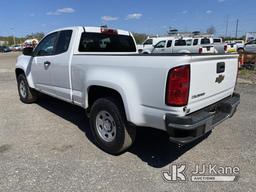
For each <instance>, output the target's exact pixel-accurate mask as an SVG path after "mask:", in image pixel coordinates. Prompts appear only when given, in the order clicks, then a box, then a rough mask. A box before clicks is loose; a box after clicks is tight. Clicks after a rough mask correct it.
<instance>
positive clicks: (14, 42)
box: [11, 28, 16, 45]
mask: <svg viewBox="0 0 256 192" xmlns="http://www.w3.org/2000/svg"><path fill="white" fill-rule="evenodd" d="M11 30H12V31H13V44H14V45H15V44H16V41H15V34H14V28H11Z"/></svg>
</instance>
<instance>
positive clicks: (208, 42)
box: [201, 38, 211, 45]
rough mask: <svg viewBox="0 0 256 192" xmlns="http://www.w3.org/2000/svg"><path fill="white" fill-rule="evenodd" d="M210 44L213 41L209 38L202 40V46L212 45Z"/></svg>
mask: <svg viewBox="0 0 256 192" xmlns="http://www.w3.org/2000/svg"><path fill="white" fill-rule="evenodd" d="M210 43H211V41H210V39H208V38H203V39H201V45H207V44H210Z"/></svg>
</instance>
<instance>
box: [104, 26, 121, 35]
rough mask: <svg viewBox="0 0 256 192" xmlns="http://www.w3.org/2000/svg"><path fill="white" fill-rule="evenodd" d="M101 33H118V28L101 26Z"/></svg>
mask: <svg viewBox="0 0 256 192" xmlns="http://www.w3.org/2000/svg"><path fill="white" fill-rule="evenodd" d="M100 31H101V33H104V34H108V35H118V32H117V30H114V29H108V28H104V27H102V28H100Z"/></svg>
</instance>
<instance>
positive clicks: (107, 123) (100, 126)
mask: <svg viewBox="0 0 256 192" xmlns="http://www.w3.org/2000/svg"><path fill="white" fill-rule="evenodd" d="M96 128H97V132H98V134H99V136H100V137H101V138H102V139H103V140H104V141H106V142H111V141H113V140H114V139H115V137H116V123H115V121H114V119H113V117H112V116H111V115H110V114H109V113H108V112H107V111H100V112H99V113H98V115H97V116H96Z"/></svg>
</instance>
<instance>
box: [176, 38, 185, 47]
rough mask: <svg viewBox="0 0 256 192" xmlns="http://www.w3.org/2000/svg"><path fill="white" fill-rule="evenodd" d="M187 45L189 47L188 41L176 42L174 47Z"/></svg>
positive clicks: (180, 40)
mask: <svg viewBox="0 0 256 192" xmlns="http://www.w3.org/2000/svg"><path fill="white" fill-rule="evenodd" d="M186 45H187V42H186V40H182V39H179V40H175V44H174V46H186Z"/></svg>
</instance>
